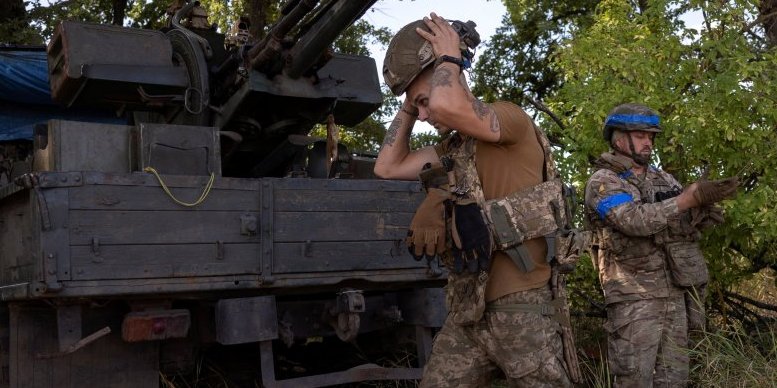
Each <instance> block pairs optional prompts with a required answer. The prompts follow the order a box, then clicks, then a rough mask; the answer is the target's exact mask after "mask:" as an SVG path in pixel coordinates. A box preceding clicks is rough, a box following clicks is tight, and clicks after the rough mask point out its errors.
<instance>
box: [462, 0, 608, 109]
mask: <svg viewBox="0 0 777 388" xmlns="http://www.w3.org/2000/svg"><path fill="white" fill-rule="evenodd" d="M597 3H599V0H571V1H563V2H559V1H553V0H540V1H528V0H517V1H504V4H505V7H506V8H507V11H508V14H507V15H505V16H504V18H503V19H502V27H500V28H499V29H497V31H496V33H495V34H494V36H492V37H491V40H490V41H489V42H487V43H485V51H483V52H482V53H481V55H480V57H479V58H478V62H477V65H476V66H475V70H476V71H475V77H474V81H475V84H476V85H475V87H474V88H473V92H474V93H475V95H478V96H481V97H482V98H484V99H485V100H486V101H492V100H494V99H497V98H499V99H503V100H508V101H513V102H515V103H518V104H526V102H527V101H526V98H530V99H534V100H539V101H542V100H543V99H544V98H545V97H546V96H548V95H549V94H551V93H552V92H553V91H555V90H556V89H557V88H558V87H559V86H560V79H559V76H558V72H557V70H556V69H555V68H553V67H551V66H549V64H550V61H551V59H552V58H553V56H554V55H555V53H556V52H557V50H558V48H559V47H560V45H561V43H562V42H563V40H564V39H566V38H568V37H570V34H571V33H572V32H573V31H574V30H575V29H579V28H584V27H585V26H587V25H589V24H590V23H591V18H592V14H593V9H594V7H595V6H596V4H597ZM475 22H477V21H475Z"/></svg>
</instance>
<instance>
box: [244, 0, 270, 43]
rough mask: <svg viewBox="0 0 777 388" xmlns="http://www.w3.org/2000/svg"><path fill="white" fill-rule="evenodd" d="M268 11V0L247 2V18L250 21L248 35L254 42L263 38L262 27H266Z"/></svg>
mask: <svg viewBox="0 0 777 388" xmlns="http://www.w3.org/2000/svg"><path fill="white" fill-rule="evenodd" d="M269 10H270V1H268V0H249V2H248V17H249V18H250V19H251V27H250V28H249V29H248V33H249V34H251V37H252V38H253V39H254V41H257V42H258V41H259V40H261V39H262V38H264V27H265V26H266V25H267V15H268V14H269Z"/></svg>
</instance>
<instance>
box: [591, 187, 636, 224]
mask: <svg viewBox="0 0 777 388" xmlns="http://www.w3.org/2000/svg"><path fill="white" fill-rule="evenodd" d="M633 200H634V197H632V196H631V194H629V193H618V194H613V195H610V196H607V197H604V198H603V199H602V200H601V201H599V205H597V206H596V212H597V213H599V217H601V218H602V219H604V218H605V217H606V216H607V213H609V212H610V210H612V208H615V207H618V206H620V205H623V204H624V203H627V202H631V201H633Z"/></svg>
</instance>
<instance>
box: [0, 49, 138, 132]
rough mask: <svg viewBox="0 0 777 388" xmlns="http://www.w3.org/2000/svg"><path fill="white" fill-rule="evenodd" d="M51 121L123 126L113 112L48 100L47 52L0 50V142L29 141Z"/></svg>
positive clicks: (49, 94)
mask: <svg viewBox="0 0 777 388" xmlns="http://www.w3.org/2000/svg"><path fill="white" fill-rule="evenodd" d="M50 119H63V120H75V121H89V122H100V123H116V124H123V123H125V122H126V120H124V119H121V118H117V117H116V116H115V115H114V114H113V113H112V112H110V111H106V110H97V109H66V108H64V107H61V106H58V105H56V104H55V103H54V102H53V101H52V100H51V93H50V91H49V78H48V65H47V63H46V51H45V50H44V49H43V48H42V47H41V48H38V49H22V48H13V47H0V141H13V140H25V139H26V140H30V139H32V132H33V127H34V125H35V124H36V123H41V122H45V121H47V120H50Z"/></svg>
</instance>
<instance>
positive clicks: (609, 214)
mask: <svg viewBox="0 0 777 388" xmlns="http://www.w3.org/2000/svg"><path fill="white" fill-rule="evenodd" d="M599 162H600V163H602V161H601V159H600V161H599ZM600 166H601V164H600ZM615 171H618V168H617V166H616V167H613V168H612V169H604V168H603V169H600V170H598V171H596V172H595V173H594V174H593V175H592V176H591V178H590V179H589V181H588V183H587V185H586V190H585V207H586V218H587V221H588V223H589V225H591V227H592V229H593V231H594V233H595V239H596V242H597V244H598V250H597V251H596V252H595V257H594V261H595V264H596V266H597V268H598V270H599V280H600V282H601V285H602V289H603V290H604V297H605V302H606V303H607V304H610V303H615V302H620V301H624V300H636V299H646V298H665V297H667V296H668V295H669V289H670V288H671V287H672V284H671V282H670V279H669V277H668V274H669V269H668V266H667V263H666V255H665V253H664V250H663V248H662V247H660V246H659V245H658V244H657V243H656V241H655V236H656V235H657V234H659V233H662V232H665V231H666V230H667V229H668V228H669V224H670V223H675V224H677V225H679V224H680V221H679V220H680V219H681V217H682V214H681V213H680V212H679V211H678V209H677V199H676V198H668V199H665V200H663V201H660V202H656V201H655V199H656V194H657V193H665V192H670V191H675V190H677V189H678V188H680V185H679V184H678V183H676V181H675V180H674V178H672V177H671V176H670V175H669V174H666V173H664V172H663V171H660V170H657V169H655V168H652V167H651V168H649V169H648V171H647V173H646V174H645V177H644V178H643V179H637V178H636V177H634V176H633V174H632V173H631V170H625V171H623V170H621V171H622V172H620V173H616V172H615ZM678 227H679V226H678Z"/></svg>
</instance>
